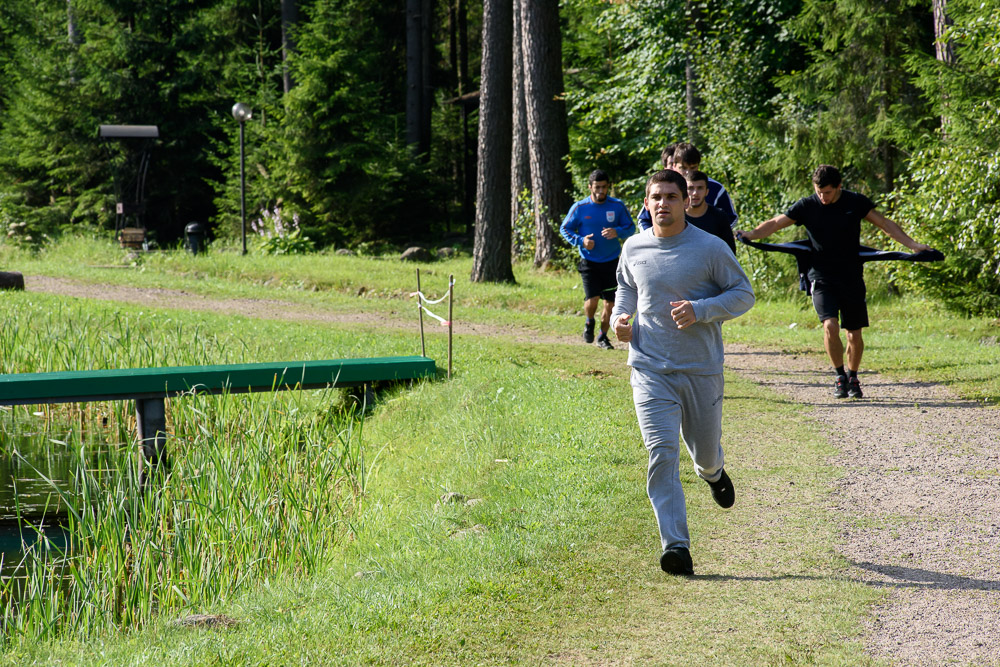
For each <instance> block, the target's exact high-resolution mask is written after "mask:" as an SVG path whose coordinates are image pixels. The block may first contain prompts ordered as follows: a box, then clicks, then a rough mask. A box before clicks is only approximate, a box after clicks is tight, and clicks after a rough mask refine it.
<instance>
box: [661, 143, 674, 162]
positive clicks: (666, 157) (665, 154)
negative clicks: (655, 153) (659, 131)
mask: <svg viewBox="0 0 1000 667" xmlns="http://www.w3.org/2000/svg"><path fill="white" fill-rule="evenodd" d="M675 150H677V144H676V143H673V144H667V147H666V148H664V149H663V151H662V152H661V153H660V163H661V164H662V165H663V167H664V168H666V166H667V162H673V161H674V151H675Z"/></svg>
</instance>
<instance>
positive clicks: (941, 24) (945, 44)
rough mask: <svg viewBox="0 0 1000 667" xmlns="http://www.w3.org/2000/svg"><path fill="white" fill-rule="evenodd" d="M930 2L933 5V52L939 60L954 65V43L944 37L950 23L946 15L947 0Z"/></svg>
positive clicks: (932, 0)
mask: <svg viewBox="0 0 1000 667" xmlns="http://www.w3.org/2000/svg"><path fill="white" fill-rule="evenodd" d="M931 4H932V5H933V7H934V53H935V55H936V56H937V59H938V60H940V61H941V62H943V63H947V64H948V65H954V64H955V44H954V43H953V42H952V41H951V40H950V39H945V38H944V33H945V31H946V30H947V29H948V28H950V27H951V25H952V20H951V18H949V16H948V0H931Z"/></svg>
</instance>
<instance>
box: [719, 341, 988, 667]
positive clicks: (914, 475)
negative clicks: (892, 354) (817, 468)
mask: <svg viewBox="0 0 1000 667" xmlns="http://www.w3.org/2000/svg"><path fill="white" fill-rule="evenodd" d="M817 344H818V345H819V344H821V341H817ZM726 365H727V366H728V367H729V368H730V369H731V370H734V371H736V372H737V373H740V374H741V375H744V376H746V377H748V378H750V379H752V380H753V381H755V382H758V383H760V384H762V385H764V386H767V387H768V388H770V389H772V390H774V391H775V392H777V393H779V394H782V395H785V396H787V397H789V398H791V399H792V400H794V401H796V402H797V403H800V404H801V405H802V406H803V414H804V416H807V417H809V418H811V419H814V420H816V421H818V422H820V423H822V424H826V425H828V426H829V431H828V433H829V436H830V438H831V440H832V442H833V444H834V445H835V446H837V448H838V449H839V450H840V454H839V455H838V456H836V457H834V458H833V460H832V461H831V462H832V463H833V464H834V465H837V466H840V467H841V468H843V469H844V472H845V474H844V477H843V478H842V479H841V480H840V484H839V488H838V489H837V493H836V494H835V499H836V503H837V509H838V510H839V511H840V512H841V513H842V514H843V516H846V517H851V518H850V519H848V520H847V521H846V522H845V524H844V526H843V533H842V542H841V543H840V544H839V545H838V550H839V551H840V552H841V553H842V555H843V556H844V557H845V558H847V560H848V561H849V562H850V563H851V566H852V576H854V577H856V578H857V579H858V580H860V581H863V582H865V583H867V584H868V585H870V586H875V587H880V588H886V589H888V591H889V596H888V599H887V601H886V603H885V604H884V605H882V606H881V607H880V608H879V609H876V610H875V614H874V616H873V618H872V619H871V621H870V622H869V631H870V635H869V640H868V651H869V652H870V653H871V654H872V655H873V656H877V657H883V658H888V659H890V660H893V661H897V662H898V663H901V664H907V665H941V664H945V663H949V664H988V665H995V664H1000V411H997V410H992V409H986V408H982V407H980V406H979V405H977V404H976V403H974V402H971V401H966V400H963V399H961V398H958V397H957V396H955V395H954V394H952V393H951V392H950V391H949V390H948V389H946V388H944V387H942V386H940V385H935V384H930V383H924V382H915V381H895V380H892V379H889V378H886V377H883V376H880V375H878V374H874V373H865V372H864V368H862V372H861V379H862V388H863V389H864V391H865V398H864V399H862V400H843V399H840V400H838V399H835V398H833V396H832V389H833V383H832V372H831V371H829V370H828V369H827V368H826V365H827V364H826V363H825V359H823V358H822V357H819V356H810V357H801V356H793V355H788V354H782V353H777V352H762V351H759V350H752V349H748V348H745V347H739V346H730V347H727V350H726Z"/></svg>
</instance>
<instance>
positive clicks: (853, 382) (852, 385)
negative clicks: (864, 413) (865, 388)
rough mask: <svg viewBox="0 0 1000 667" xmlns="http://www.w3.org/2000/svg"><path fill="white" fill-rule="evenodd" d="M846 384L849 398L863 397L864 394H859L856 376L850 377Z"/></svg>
mask: <svg viewBox="0 0 1000 667" xmlns="http://www.w3.org/2000/svg"><path fill="white" fill-rule="evenodd" d="M847 384H848V388H847V395H848V396H850V397H851V398H861V397H862V396H864V394H862V393H861V383H860V382H858V378H857V376H855V377H852V378H851V379H850V380H848V382H847Z"/></svg>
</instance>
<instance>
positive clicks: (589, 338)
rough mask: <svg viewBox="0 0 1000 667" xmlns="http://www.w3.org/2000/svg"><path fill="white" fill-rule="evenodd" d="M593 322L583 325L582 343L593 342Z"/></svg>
mask: <svg viewBox="0 0 1000 667" xmlns="http://www.w3.org/2000/svg"><path fill="white" fill-rule="evenodd" d="M594 324H595V323H594V322H587V323H586V324H584V325H583V342H584V343H593V342H594Z"/></svg>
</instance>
